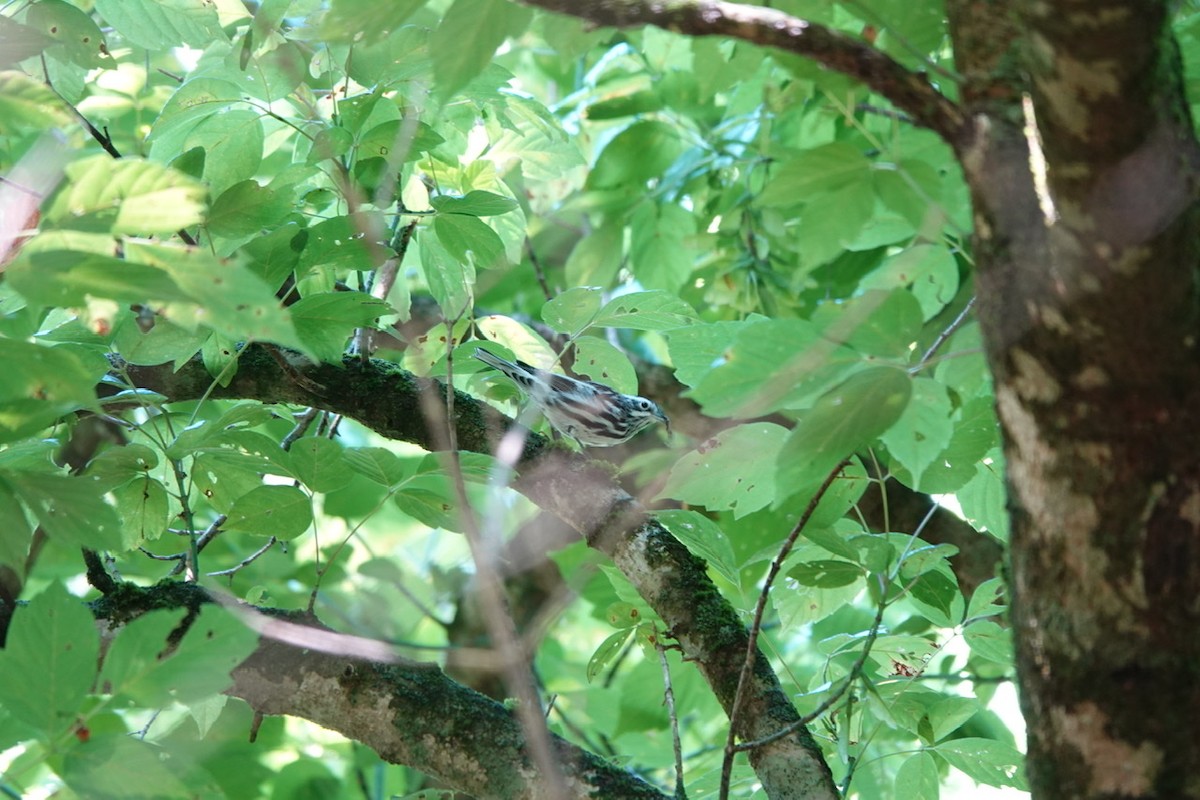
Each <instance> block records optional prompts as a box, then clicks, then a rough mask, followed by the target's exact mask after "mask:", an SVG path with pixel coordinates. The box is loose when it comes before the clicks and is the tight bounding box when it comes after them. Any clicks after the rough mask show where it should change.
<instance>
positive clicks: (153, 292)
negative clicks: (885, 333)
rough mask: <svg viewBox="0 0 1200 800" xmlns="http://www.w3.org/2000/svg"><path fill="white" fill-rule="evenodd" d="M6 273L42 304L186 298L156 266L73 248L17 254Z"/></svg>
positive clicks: (74, 304)
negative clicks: (18, 256)
mask: <svg viewBox="0 0 1200 800" xmlns="http://www.w3.org/2000/svg"><path fill="white" fill-rule="evenodd" d="M8 277H9V280H11V281H12V285H13V287H14V288H16V290H17V291H19V292H20V293H21V294H22V295H24V296H25V297H26V298H27V299H28V300H31V301H33V302H35V303H41V304H43V305H47V306H85V305H87V303H88V299H89V298H105V299H109V300H116V301H117V302H120V303H149V304H155V303H168V302H181V301H186V300H188V299H189V297H188V295H187V294H186V293H185V292H184V291H183V290H182V289H180V288H179V287H178V286H176V285H175V282H174V281H173V280H171V276H170V275H168V274H167V273H166V272H164V271H162V270H161V269H158V268H156V267H152V266H148V265H146V264H138V263H135V262H132V261H128V260H126V259H123V258H116V257H114V256H102V255H96V254H94V253H81V252H78V251H75V250H47V251H42V252H31V253H26V254H22V257H21V258H19V259H17V261H16V262H15V263H14V264H13V265H12V267H11V268H10V269H9V270H8ZM156 363H158V362H156Z"/></svg>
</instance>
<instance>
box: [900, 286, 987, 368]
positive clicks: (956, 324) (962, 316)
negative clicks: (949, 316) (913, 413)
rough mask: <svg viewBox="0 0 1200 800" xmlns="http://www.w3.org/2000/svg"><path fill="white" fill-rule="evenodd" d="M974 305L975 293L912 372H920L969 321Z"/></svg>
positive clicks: (934, 341) (930, 346)
mask: <svg viewBox="0 0 1200 800" xmlns="http://www.w3.org/2000/svg"><path fill="white" fill-rule="evenodd" d="M974 307H975V295H972V296H971V299H970V300H968V301H967V304H966V305H965V306H963V310H962V311H960V312H958V316H957V317H955V318H954V321H953V322H951V323H950V324H949V325H947V326H946V329H945V330H943V331H942V332H941V333H939V334H938V337H937V338H936V339H934V340H933V344H931V345H929V349H928V350H926V351H925V354H924V355H922V356H921V360H920V361H918V362H917V364H916V366H914V367H912V368H910V369H909V373H910V374H913V375H915V374H916V373H918V372H920V371H921V370H922V369H923V368H924V367H925V365H926V364H928V363H929V359H931V358H933V354H934V353H936V352H937V351H938V348H940V347H941V346H942V345H944V344H945V343H946V340H947V339H949V338H950V337H951V336H953V335H954V332H955V331H956V330H958V329H959V328H960V327H962V324H963V323H964V322H966V321H967V315H968V314H970V313H971V309H972V308H974Z"/></svg>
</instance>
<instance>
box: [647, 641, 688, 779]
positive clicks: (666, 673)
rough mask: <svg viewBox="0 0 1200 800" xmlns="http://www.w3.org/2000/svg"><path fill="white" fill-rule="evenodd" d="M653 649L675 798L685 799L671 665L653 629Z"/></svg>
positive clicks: (681, 751) (681, 749)
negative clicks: (668, 731) (672, 763)
mask: <svg viewBox="0 0 1200 800" xmlns="http://www.w3.org/2000/svg"><path fill="white" fill-rule="evenodd" d="M654 649H655V651H656V652H657V653H658V662H659V664H661V665H662V674H663V696H664V698H665V700H666V703H667V718H668V719H670V720H671V744H672V745H674V747H675V800H687V789H685V788H684V785H683V747H682V746H681V745H680V743H679V717H677V716H676V715H675V690H674V689H673V688H671V665H670V664H668V663H667V649H666V648H665V647H663V645H662V642H661V641H660V640H659V637H658V632H657V631H655V637H654Z"/></svg>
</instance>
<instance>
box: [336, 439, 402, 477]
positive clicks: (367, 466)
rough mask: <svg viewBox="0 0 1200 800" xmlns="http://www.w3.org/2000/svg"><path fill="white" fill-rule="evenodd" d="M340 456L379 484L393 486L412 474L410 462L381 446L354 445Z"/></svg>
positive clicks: (352, 467)
mask: <svg viewBox="0 0 1200 800" xmlns="http://www.w3.org/2000/svg"><path fill="white" fill-rule="evenodd" d="M342 457H343V458H344V459H345V462H346V464H347V465H348V466H349V467H350V469H352V470H354V471H355V472H357V473H358V474H359V475H362V476H364V477H365V478H367V479H368V480H371V481H374V482H375V483H378V484H380V485H381V486H395V485H396V484H397V483H399V482H400V481H402V480H404V479H405V478H407V477H408V476H409V475H411V474H412V466H411V462H405V461H403V460H401V459H400V457H399V456H397V455H396V454H395V453H393V452H392V451H391V450H385V449H384V448H382V447H355V448H352V449H349V450H345V451H343V453H342Z"/></svg>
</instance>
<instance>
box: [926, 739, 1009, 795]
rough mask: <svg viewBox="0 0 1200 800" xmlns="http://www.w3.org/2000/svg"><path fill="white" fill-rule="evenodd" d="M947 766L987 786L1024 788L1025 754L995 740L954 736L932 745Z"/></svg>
mask: <svg viewBox="0 0 1200 800" xmlns="http://www.w3.org/2000/svg"><path fill="white" fill-rule="evenodd" d="M931 749H932V750H933V751H934V752H936V753H937V754H938V755H940V756H941V757H942V758H944V759H946V761H948V762H950V766H952V767H954V768H955V769H958V770H962V771H963V772H965V773H966V774H967V775H968V776H969V777H971V778H974V779H975V780H977V781H979V782H980V783H983V784H987V785H988V786H999V787H1004V786H1012V787H1013V788H1015V789H1021V790H1022V791H1027V787H1026V784H1025V768H1024V764H1025V757H1024V756H1022V755H1021V753H1020V752H1018V751H1017V749H1016V748H1014V747H1010V746H1009V745H1006V744H1004V743H1002V742H997V741H996V740H994V739H970V738H968V739H954V740H952V741H949V742H943V743H941V744H939V745H937V746H936V747H934V748H931Z"/></svg>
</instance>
